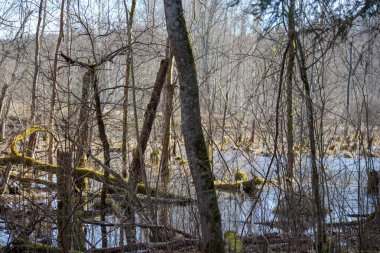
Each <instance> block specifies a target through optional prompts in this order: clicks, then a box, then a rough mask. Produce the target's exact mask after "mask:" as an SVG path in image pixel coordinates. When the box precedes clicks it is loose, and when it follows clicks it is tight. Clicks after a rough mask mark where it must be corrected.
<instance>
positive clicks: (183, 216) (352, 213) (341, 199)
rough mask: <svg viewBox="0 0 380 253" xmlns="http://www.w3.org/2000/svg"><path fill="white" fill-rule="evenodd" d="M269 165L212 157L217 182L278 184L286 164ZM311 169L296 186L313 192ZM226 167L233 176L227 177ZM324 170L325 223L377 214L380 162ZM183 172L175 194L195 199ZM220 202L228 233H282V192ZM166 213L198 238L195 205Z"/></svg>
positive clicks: (94, 241) (94, 230)
mask: <svg viewBox="0 0 380 253" xmlns="http://www.w3.org/2000/svg"><path fill="white" fill-rule="evenodd" d="M270 161H271V158H270V157H261V156H248V155H247V154H244V155H242V152H241V151H238V150H233V151H231V150H229V151H226V152H223V154H221V155H220V154H219V155H218V154H214V165H213V170H214V174H215V177H216V178H217V179H218V180H220V179H223V178H230V179H231V178H233V175H229V174H230V173H231V172H234V171H236V168H242V169H243V170H245V171H246V172H247V174H248V175H249V176H250V177H251V175H252V174H255V175H258V176H261V177H265V176H266V175H267V176H268V178H267V179H268V180H276V179H277V178H278V174H279V173H283V172H281V171H279V170H278V169H277V168H283V166H280V164H281V163H282V162H283V161H281V159H280V160H278V161H274V162H273V163H272V166H271V167H270V168H268V167H269V165H270ZM308 163H309V162H308V159H307V158H304V160H303V162H302V168H300V167H299V166H298V167H297V166H296V167H297V170H298V172H297V173H296V174H297V176H298V178H300V181H299V182H298V184H299V185H300V187H301V188H302V189H305V190H306V191H310V190H311V186H310V182H309V181H308V180H307V178H309V175H310V173H311V172H310V169H308V168H310V167H311V166H309V165H308ZM227 165H228V167H229V168H230V169H229V170H230V172H228V169H227ZM278 165H279V166H278ZM323 165H324V167H325V168H326V169H325V170H324V173H323V174H324V175H323V180H324V181H325V183H324V185H323V187H322V188H323V192H324V195H325V203H327V206H326V207H327V208H328V210H330V212H329V213H328V215H327V216H326V222H327V223H332V222H347V221H352V220H357V219H358V217H357V216H360V215H363V214H370V213H371V212H373V210H374V204H373V202H374V201H373V197H371V196H367V195H366V181H367V180H366V177H367V176H366V171H367V169H368V168H376V169H378V168H379V167H380V159H378V158H363V157H356V158H343V157H328V158H326V159H325V160H324V161H323ZM173 167H174V166H173ZM182 167H183V168H182V169H181V168H176V169H174V168H173V178H174V179H173V181H172V184H171V192H173V193H176V194H186V195H187V194H189V192H190V194H191V195H192V196H194V190H193V189H192V188H191V187H190V185H191V175H190V174H189V172H188V169H187V168H186V167H187V165H184V166H182ZM268 169H269V170H268ZM148 174H149V173H148ZM154 174H155V173H154V172H152V173H151V174H150V175H148V176H149V177H150V179H151V182H157V179H156V176H155V175H154ZM321 178H322V177H321ZM153 184H154V183H153ZM95 186H96V185H95ZM218 197H219V208H220V212H221V215H222V225H223V230H224V231H227V230H234V231H237V233H238V234H242V235H258V234H265V233H273V232H279V231H280V229H279V228H276V227H271V226H268V225H266V224H265V223H267V224H269V223H271V222H273V221H276V220H277V219H278V217H276V215H275V214H274V211H273V210H274V209H275V208H276V206H277V203H278V201H279V200H280V199H281V198H282V197H283V191H282V190H281V189H280V188H279V187H277V186H274V185H271V184H268V185H267V186H265V187H264V188H263V189H262V192H261V194H260V198H259V200H257V199H256V198H254V197H251V196H248V195H246V194H244V193H233V192H220V191H218ZM53 205H56V203H53ZM164 207H165V209H166V212H167V214H168V225H169V226H171V227H173V228H176V229H179V230H182V231H184V232H187V233H190V234H193V235H194V234H195V235H197V234H199V225H198V223H197V218H196V217H197V213H196V205H195V203H193V204H188V205H182V206H180V205H168V204H166V205H165V206H164ZM154 210H155V211H156V212H157V213H160V212H162V211H163V206H162V204H159V205H158V206H154ZM147 212H148V211H147ZM140 220H141V219H140V217H139V216H138V215H136V222H137V223H139V221H140ZM107 222H109V223H110V224H115V226H107V231H108V244H109V247H117V246H119V241H120V226H119V225H118V224H119V223H120V221H119V219H118V218H117V217H115V216H107ZM86 229H87V233H86V237H87V240H88V243H87V247H88V248H90V247H96V248H100V247H101V231H100V226H99V225H91V224H87V225H86ZM52 231H53V232H52V233H53V235H52V236H53V245H56V238H57V229H56V228H53V230H52ZM136 233H137V234H136V238H137V242H147V241H149V235H148V229H141V228H139V227H137V231H136ZM10 236H11V235H10V234H9V233H8V232H7V231H6V230H5V226H4V221H3V220H0V243H1V244H2V245H5V244H7V242H9V240H10Z"/></svg>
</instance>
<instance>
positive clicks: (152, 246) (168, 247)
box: [88, 239, 200, 253]
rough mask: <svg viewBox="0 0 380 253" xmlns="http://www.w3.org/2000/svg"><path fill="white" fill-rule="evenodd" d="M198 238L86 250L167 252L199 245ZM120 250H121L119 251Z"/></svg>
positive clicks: (115, 252)
mask: <svg viewBox="0 0 380 253" xmlns="http://www.w3.org/2000/svg"><path fill="white" fill-rule="evenodd" d="M199 245H200V243H199V240H194V239H184V240H174V241H168V242H156V243H130V244H128V245H124V246H123V247H112V248H103V249H93V250H89V251H88V252H92V253H120V252H130V251H138V250H154V251H157V250H165V251H168V252H171V251H174V250H179V249H182V248H185V247H189V246H192V247H199ZM121 250H122V251H121Z"/></svg>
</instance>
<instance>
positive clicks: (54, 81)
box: [48, 0, 65, 163]
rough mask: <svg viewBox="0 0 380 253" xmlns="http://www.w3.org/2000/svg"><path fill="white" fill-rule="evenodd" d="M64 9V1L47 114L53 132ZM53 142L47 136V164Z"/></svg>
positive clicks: (51, 154)
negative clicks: (48, 112)
mask: <svg viewBox="0 0 380 253" xmlns="http://www.w3.org/2000/svg"><path fill="white" fill-rule="evenodd" d="M64 9H65V0H62V2H61V13H60V21H59V34H58V39H57V45H56V47H55V54H54V62H53V69H52V72H51V73H52V84H51V102H50V114H49V122H48V127H49V128H50V129H51V130H53V121H54V111H55V100H56V97H57V74H58V53H59V48H60V47H61V42H62V38H63V24H64V22H63V15H64ZM53 141H54V137H53V135H52V134H49V146H48V161H49V163H53V152H52V150H53Z"/></svg>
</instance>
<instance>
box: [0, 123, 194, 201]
mask: <svg viewBox="0 0 380 253" xmlns="http://www.w3.org/2000/svg"><path fill="white" fill-rule="evenodd" d="M35 132H48V133H50V130H49V129H47V128H45V127H41V126H32V127H31V128H29V129H27V130H26V131H24V132H23V133H21V134H19V135H16V136H15V137H14V138H13V140H12V142H11V145H10V149H11V156H8V157H0V166H5V165H7V164H9V163H11V164H13V165H21V164H23V165H26V166H30V167H32V168H34V169H36V170H41V171H44V172H49V173H53V174H57V173H58V172H59V171H60V170H61V168H60V167H59V166H58V165H55V164H49V163H45V162H43V161H40V160H38V159H34V158H32V157H29V156H27V155H25V154H23V153H21V152H20V151H19V150H18V148H17V145H18V143H19V142H24V141H25V139H26V137H27V136H29V135H31V134H32V133H35ZM109 171H110V172H112V173H110V175H109V177H108V180H107V182H108V183H109V184H110V186H111V187H112V188H114V189H116V190H119V191H120V190H121V191H124V192H128V180H127V179H123V178H122V177H121V176H119V175H118V174H117V173H116V172H114V171H112V170H110V169H109ZM73 173H74V174H75V176H76V177H77V178H90V179H93V180H95V181H98V182H101V183H104V182H105V177H104V174H103V173H102V172H100V171H96V170H95V169H93V168H90V167H83V168H75V169H74V171H73ZM40 182H41V183H44V182H43V181H40ZM46 186H50V185H49V184H46ZM136 191H137V193H139V194H144V195H150V196H159V197H163V198H173V199H181V200H186V201H190V202H191V201H192V199H191V198H189V197H186V196H180V195H176V194H171V193H167V192H163V191H160V190H158V189H154V188H151V187H146V186H145V185H144V184H141V183H140V184H138V185H137V189H136Z"/></svg>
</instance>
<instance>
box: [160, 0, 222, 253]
mask: <svg viewBox="0 0 380 253" xmlns="http://www.w3.org/2000/svg"><path fill="white" fill-rule="evenodd" d="M164 6H165V7H164V8H165V16H166V26H167V31H168V35H169V39H170V46H171V48H172V50H173V55H174V57H175V61H176V64H177V69H178V73H179V80H180V84H181V86H180V99H181V121H182V132H183V135H184V139H185V147H186V154H187V158H188V160H189V165H190V170H191V174H192V177H193V180H194V185H195V190H196V193H197V200H198V211H199V216H200V221H201V223H200V225H201V231H202V251H203V252H225V249H224V241H223V237H222V227H221V216H220V213H219V207H218V200H217V197H216V192H215V187H214V182H213V175H212V172H211V167H210V161H209V157H208V154H207V148H206V143H205V139H204V136H203V132H202V125H201V114H200V106H199V90H198V80H197V73H196V68H195V61H194V56H193V51H192V48H191V43H190V40H189V35H188V32H187V28H186V21H185V17H184V15H183V8H182V1H181V0H165V1H164Z"/></svg>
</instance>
